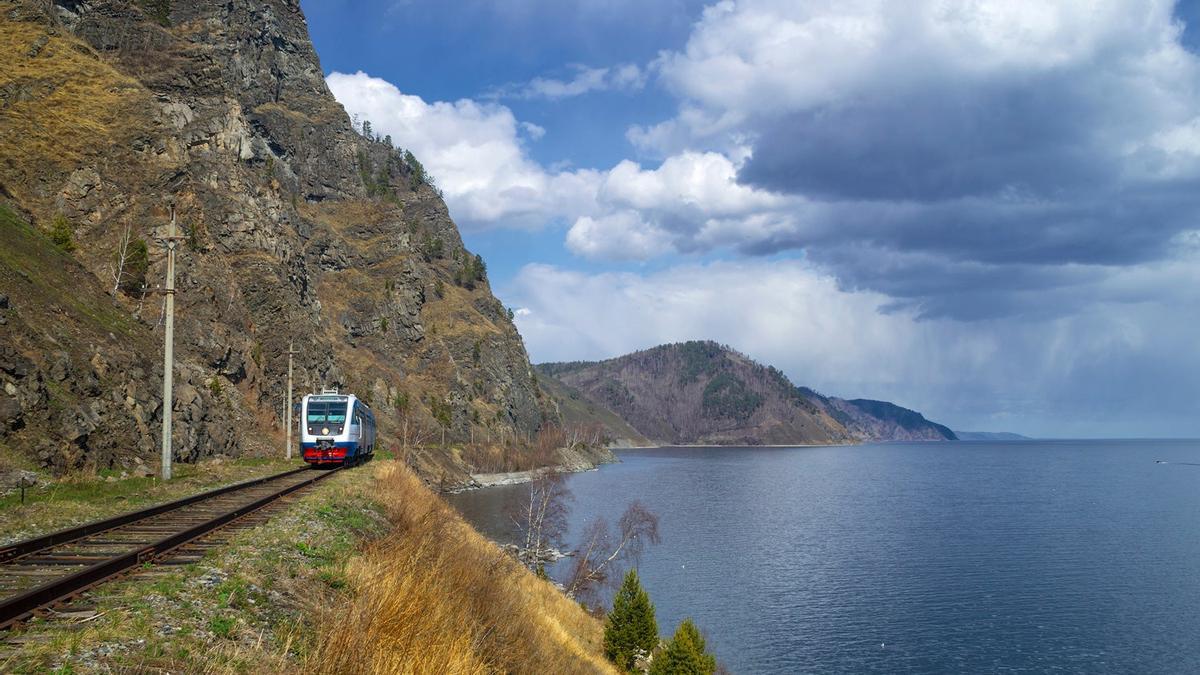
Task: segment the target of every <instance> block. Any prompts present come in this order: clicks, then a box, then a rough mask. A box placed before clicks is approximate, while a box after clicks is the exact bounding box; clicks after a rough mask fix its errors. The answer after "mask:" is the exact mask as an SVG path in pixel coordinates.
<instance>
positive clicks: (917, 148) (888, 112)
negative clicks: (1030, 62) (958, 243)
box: [740, 76, 1117, 202]
mask: <svg viewBox="0 0 1200 675" xmlns="http://www.w3.org/2000/svg"><path fill="white" fill-rule="evenodd" d="M1088 89H1090V83H1088V82H1080V81H1079V80H1078V79H1076V78H1075V77H1069V76H1059V77H1053V78H1049V77H1047V78H1039V80H1038V81H1034V82H1028V81H1024V80H1018V81H1012V82H1005V83H1001V84H989V85H988V86H982V87H981V86H972V85H970V84H962V85H959V84H955V83H947V84H943V85H941V86H937V87H924V88H915V89H911V90H907V91H902V92H893V91H887V90H884V91H881V92H880V93H874V94H868V95H867V96H868V98H857V99H855V100H854V101H852V102H839V103H838V104H833V105H827V106H823V107H821V108H819V109H816V110H805V111H800V112H796V113H794V114H791V115H788V116H786V117H784V118H783V119H780V120H772V121H770V122H768V123H766V124H765V125H764V128H763V129H762V130H761V132H760V133H761V136H760V138H759V140H758V142H757V143H755V145H754V155H753V157H752V158H751V159H750V161H749V162H748V163H747V164H746V166H745V167H744V168H743V170H742V172H741V176H740V177H741V179H742V180H743V181H744V182H747V183H750V184H752V185H756V186H758V187H763V188H766V189H770V190H775V191H780V192H790V193H795V194H803V195H806V196H809V197H814V198H818V199H826V200H914V201H919V202H925V201H932V200H944V199H953V198H960V197H967V196H979V195H990V194H995V193H997V192H1000V191H1002V190H1018V191H1020V192H1022V193H1025V194H1029V195H1039V196H1043V195H1053V194H1056V193H1058V192H1060V191H1063V190H1069V191H1078V190H1080V189H1082V188H1085V187H1087V186H1094V185H1098V184H1107V183H1110V182H1111V181H1112V180H1113V179H1114V178H1115V176H1114V173H1115V172H1116V171H1117V167H1115V166H1113V165H1112V163H1111V162H1097V161H1095V160H1097V159H1100V158H1105V159H1107V158H1108V157H1109V155H1110V154H1111V149H1110V148H1106V147H1104V139H1103V138H1102V137H1100V136H1101V134H1100V133H1098V132H1099V131H1100V130H1101V128H1102V127H1104V126H1108V124H1107V123H1108V122H1109V120H1106V119H1104V118H1105V117H1108V116H1110V115H1109V114H1108V111H1107V110H1105V109H1104V106H1103V102H1101V101H1095V100H1093V99H1094V94H1092V93H1091V92H1089V91H1087V90H1088Z"/></svg>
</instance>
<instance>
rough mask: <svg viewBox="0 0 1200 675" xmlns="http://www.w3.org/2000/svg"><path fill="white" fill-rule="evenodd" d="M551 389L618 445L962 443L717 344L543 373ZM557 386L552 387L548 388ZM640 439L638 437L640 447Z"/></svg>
mask: <svg viewBox="0 0 1200 675" xmlns="http://www.w3.org/2000/svg"><path fill="white" fill-rule="evenodd" d="M537 369H538V373H539V374H540V375H541V376H542V379H543V382H546V383H547V390H548V391H549V392H550V393H551V394H552V395H553V396H554V398H555V399H556V401H558V402H559V405H560V407H569V408H570V409H571V410H572V411H573V412H572V414H573V415H575V416H576V417H577V418H580V419H582V417H584V416H585V415H587V414H589V410H590V411H591V413H590V414H591V421H593V422H594V423H597V424H601V425H602V426H604V427H605V428H606V429H609V435H610V436H611V437H614V438H622V437H627V436H629V434H628V433H624V434H623V433H622V429H621V426H620V424H616V423H614V422H612V421H611V418H610V416H615V417H617V418H618V419H619V420H620V423H621V424H626V425H628V426H629V427H632V428H633V429H634V430H635V431H636V433H637V434H638V435H640V436H641V437H643V439H642V440H644V439H649V440H650V442H655V443H663V444H714V445H739V444H742V445H760V444H813V443H817V444H838V443H853V442H859V441H883V440H954V438H955V437H954V432H952V431H950V430H949V429H947V428H946V427H944V426H942V425H940V424H935V423H933V422H930V421H928V420H926V419H925V418H924V417H923V416H922V415H921V414H920V413H917V412H915V411H912V410H908V409H906V408H901V407H900V406H897V405H894V404H892V403H888V402H886V401H869V400H865V399H856V400H852V401H847V400H844V399H839V398H830V397H826V396H822V395H820V394H818V393H816V392H815V391H813V390H811V389H808V388H804V387H797V386H795V385H794V384H792V382H791V381H789V380H788V378H787V377H786V376H785V375H784V374H783V373H782V372H780V371H779V370H776V369H775V368H773V367H770V366H763V365H761V364H759V363H755V362H754V361H753V360H751V359H750V358H749V357H747V356H746V355H744V354H740V353H738V352H736V351H734V350H732V349H730V348H728V347H724V346H721V345H718V344H717V343H715V342H707V341H706V342H684V343H679V344H670V345H662V346H659V347H654V348H652V349H647V350H644V351H639V352H634V353H633V354H627V355H625V356H621V357H618V358H615V359H609V360H607V361H601V362H571V363H546V364H541V365H538V366H537ZM550 382H553V383H554V385H553V386H549V383H550ZM637 442H638V439H637V438H636V437H635V441H634V444H637Z"/></svg>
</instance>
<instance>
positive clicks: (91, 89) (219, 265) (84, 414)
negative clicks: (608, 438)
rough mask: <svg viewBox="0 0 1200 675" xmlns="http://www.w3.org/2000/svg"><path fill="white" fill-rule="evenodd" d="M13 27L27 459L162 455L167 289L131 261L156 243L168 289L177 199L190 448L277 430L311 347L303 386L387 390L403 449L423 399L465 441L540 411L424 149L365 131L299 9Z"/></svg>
mask: <svg viewBox="0 0 1200 675" xmlns="http://www.w3.org/2000/svg"><path fill="white" fill-rule="evenodd" d="M0 21H2V22H3V25H2V31H0V39H2V40H3V44H0V138H3V139H4V144H3V145H4V149H3V153H2V156H0V203H3V204H4V205H5V208H6V211H5V213H4V214H3V215H4V218H3V219H2V220H3V222H2V223H0V227H5V228H7V231H6V234H5V236H6V237H7V238H8V239H11V240H14V241H17V240H19V241H20V242H23V243H22V246H24V248H22V249H21V250H20V251H18V250H17V249H13V250H12V251H6V253H5V255H2V256H0V293H3V294H4V295H6V296H8V305H9V307H8V308H3V307H0V315H2V316H4V317H6V318H7V320H6V321H5V323H4V324H3V325H0V342H2V343H3V344H5V345H9V347H8V348H7V351H5V352H4V353H3V354H0V361H5V360H7V361H6V362H13V363H20V364H21V366H20V367H19V368H16V369H15V370H14V369H13V368H4V363H0V379H3V386H4V391H5V392H6V393H0V413H2V414H0V416H7V419H6V420H0V443H2V444H3V445H4V446H5V447H7V448H8V452H10V453H12V454H15V455H22V454H24V455H32V456H34V457H35V458H36V459H37V461H38V462H40V463H41V464H44V465H51V466H54V467H57V468H59V469H66V468H70V467H72V466H78V465H80V464H82V463H87V462H91V463H93V464H96V465H97V466H110V465H114V464H121V465H127V464H130V463H131V462H136V461H137V460H138V459H140V458H142V457H144V456H145V455H147V454H149V453H151V452H152V451H153V448H154V447H155V446H156V445H157V442H158V441H157V432H156V424H158V423H159V422H160V420H161V394H160V392H159V387H161V384H160V382H161V379H160V378H161V339H162V330H161V326H160V306H161V296H160V295H156V294H154V293H153V292H149V293H147V292H145V291H144V290H143V289H140V288H139V286H140V284H138V283H131V282H130V279H129V277H128V275H129V274H133V275H134V276H136V269H134V270H132V271H130V270H128V269H127V267H122V268H121V270H122V272H123V273H124V274H125V275H126V276H125V278H124V279H123V281H122V282H121V283H120V284H118V283H116V279H115V278H114V270H116V269H117V268H118V265H117V260H118V258H119V252H120V249H121V243H122V241H124V240H126V239H129V240H132V241H134V242H136V241H137V240H143V241H145V242H146V243H147V244H148V252H149V265H148V270H147V271H146V274H145V278H146V280H147V284H148V285H149V286H151V287H153V286H155V285H158V284H160V283H161V281H160V280H161V279H162V278H163V270H164V265H165V263H164V255H163V249H162V247H161V245H159V243H158V241H159V240H160V239H161V238H162V237H163V236H165V234H166V226H167V223H168V222H169V218H170V213H171V209H172V207H173V208H174V212H175V213H176V215H177V219H178V223H179V228H180V234H181V235H182V236H184V237H185V238H186V240H185V241H184V242H182V243H181V248H180V252H179V256H178V261H177V271H178V276H177V281H176V285H177V288H179V289H180V290H179V293H178V295H177V296H176V307H177V317H176V350H177V358H178V364H177V368H178V372H177V375H176V382H177V383H178V387H179V389H178V391H177V396H176V415H177V418H176V419H177V420H178V423H177V427H176V434H177V437H176V439H175V443H176V448H177V451H178V453H179V454H180V456H181V457H182V458H184V459H190V458H196V457H200V456H204V455H209V454H214V453H229V454H236V453H238V452H240V451H242V450H244V449H246V448H247V447H252V446H254V445H255V444H256V443H258V444H263V443H266V442H268V441H272V442H274V441H276V435H277V434H278V432H279V431H280V426H279V424H280V423H279V419H280V416H281V414H282V410H283V406H284V397H285V381H286V380H285V378H286V369H287V359H286V356H285V355H284V354H285V353H286V350H287V346H288V343H289V342H290V341H294V342H295V345H296V349H297V351H298V352H299V354H298V355H297V357H296V382H297V391H298V392H299V393H300V394H302V393H304V392H305V391H306V390H311V389H318V388H320V387H321V386H323V385H325V386H341V387H343V388H347V389H350V390H353V391H354V392H355V393H358V394H359V395H360V396H363V397H365V398H367V399H368V400H370V401H371V403H372V404H373V406H374V407H375V408H376V411H377V413H379V414H380V416H381V422H382V434H383V438H384V443H385V444H387V445H393V444H396V443H398V442H399V439H398V437H397V434H398V430H399V429H401V428H403V427H404V425H403V424H402V422H401V417H402V416H403V417H405V418H407V420H408V422H409V424H408V428H409V432H410V433H411V434H412V435H420V434H422V433H424V434H427V435H432V433H433V429H435V428H436V429H439V431H440V428H441V427H442V426H445V427H446V429H447V435H448V437H449V438H465V437H467V436H468V435H469V434H470V433H471V430H472V427H475V428H478V429H480V430H482V429H484V428H487V429H495V430H497V431H505V430H507V431H508V433H509V435H510V436H511V435H513V432H516V433H517V434H518V435H520V434H525V433H529V432H532V431H533V430H535V429H537V428H538V427H539V426H540V425H541V423H542V420H543V416H544V415H546V414H549V412H548V408H546V407H545V406H544V405H543V404H542V400H541V394H540V392H539V391H538V389H537V385H536V382H535V378H534V377H533V374H532V370H531V368H530V366H529V362H528V357H527V355H526V353H525V349H524V346H523V344H522V342H521V339H520V336H519V335H518V334H517V332H516V329H515V328H514V327H513V325H512V323H511V321H510V319H509V317H508V314H507V311H506V310H505V308H504V307H503V306H502V305H501V304H500V302H499V301H497V300H496V298H495V297H494V296H492V294H491V292H490V290H489V287H488V284H487V281H486V274H485V272H484V267H483V265H482V261H481V260H478V259H477V258H476V257H475V256H473V255H471V254H470V253H469V252H468V251H466V250H465V249H464V247H463V244H462V240H461V238H460V237H459V234H458V231H457V229H456V227H455V225H454V223H453V222H452V221H451V219H450V217H449V215H448V213H447V211H446V207H445V204H444V203H443V202H442V200H441V198H440V197H439V195H438V193H437V190H436V189H435V188H434V187H432V185H431V184H430V181H428V180H426V179H425V178H424V174H423V171H422V170H421V169H420V168H419V164H416V163H415V162H413V161H411V156H409V157H407V158H406V156H405V155H404V154H403V153H402V151H400V150H398V149H394V148H392V147H390V144H385V143H383V142H380V141H379V140H377V139H369V138H365V137H363V136H362V135H360V134H359V133H357V132H356V131H355V129H354V128H353V127H352V125H351V121H350V120H349V118H348V117H347V115H346V113H345V111H344V110H343V108H342V107H341V106H340V105H339V104H338V103H337V102H336V101H335V100H334V99H333V97H332V96H331V95H330V93H329V90H328V88H327V87H326V85H325V81H324V78H323V76H322V71H321V67H320V64H319V62H318V60H317V56H316V53H315V52H314V50H313V47H312V44H311V42H310V41H309V38H308V33H307V25H306V23H305V19H304V16H303V14H302V13H301V11H300V7H299V4H298V2H296V1H295V0H265V1H257V2H250V1H249V0H230V1H228V2H221V3H213V2H203V1H201V0H187V1H183V0H173V1H172V0H143V1H142V2H140V3H132V2H123V1H120V0H82V1H81V0H58V1H56V2H49V1H46V0H23V1H20V2H12V1H0ZM22 223H28V225H24V224H22ZM56 225H57V226H58V229H59V230H60V231H61V230H62V229H64V228H65V229H66V230H67V231H69V232H70V235H71V239H72V240H73V246H74V250H73V251H71V252H69V253H62V252H60V250H58V249H56V248H55V247H54V246H52V245H50V243H49V240H48V239H47V238H46V234H47V232H49V231H50V230H51V229H53V228H54V227H55V226H56ZM127 233H128V234H127ZM60 243H61V242H60ZM60 248H61V247H60ZM31 279H32V280H31ZM120 285H124V286H125V287H126V288H125V289H124V290H114V288H115V287H116V286H120ZM151 290H152V288H151ZM94 313H99V314H101V315H103V318H101V319H96V318H95V317H92V316H90V314H94ZM97 364H100V365H97ZM16 371H20V373H21V374H18V373H17V372H16ZM60 375H61V376H62V377H59V376H60ZM4 397H7V398H4ZM397 404H399V406H397ZM401 411H403V412H401ZM435 412H436V413H437V415H436V417H437V418H438V420H436V421H435V415H434V413H435ZM72 420H73V421H72ZM80 420H83V421H80ZM67 427H73V428H71V429H66V428H67ZM64 430H65V431H64ZM264 430H265V431H266V437H265V438H264V433H263V432H264ZM77 432H82V433H77ZM411 459H412V461H413V462H414V463H416V464H417V465H418V466H425V467H427V468H436V467H439V466H441V467H442V468H443V469H444V468H445V466H446V465H447V464H452V462H451V460H449V459H448V458H447V457H444V456H435V455H424V456H417V457H414V458H411Z"/></svg>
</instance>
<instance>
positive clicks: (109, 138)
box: [0, 2, 153, 177]
mask: <svg viewBox="0 0 1200 675" xmlns="http://www.w3.org/2000/svg"><path fill="white" fill-rule="evenodd" d="M12 7H13V5H12V3H9V2H0V15H6V14H7V11H8V10H11V9H12ZM0 89H5V90H8V91H15V92H23V93H22V95H19V96H16V97H14V98H13V99H12V100H10V101H9V105H8V106H7V107H6V108H5V109H4V111H3V113H2V114H0V138H3V139H4V155H5V158H6V160H7V162H6V163H5V164H7V167H6V169H7V172H17V173H18V174H19V173H20V172H21V168H20V167H31V166H32V167H37V166H43V165H45V164H51V165H54V166H57V167H59V168H62V169H69V168H71V167H73V166H74V165H75V164H76V163H77V162H78V161H79V160H80V158H82V157H83V156H84V155H86V154H88V153H90V152H95V151H97V150H98V149H103V148H106V147H108V146H109V145H110V144H111V143H113V142H115V141H116V135H117V132H118V131H120V130H123V129H128V128H130V127H131V126H133V125H134V121H135V120H140V119H142V118H143V117H144V111H146V110H148V109H149V107H150V106H151V105H152V103H153V102H152V100H151V99H150V96H149V93H148V92H146V90H145V89H144V88H143V87H142V86H141V85H140V84H138V83H137V82H136V81H135V80H133V79H132V78H129V77H127V76H125V75H122V74H121V73H119V72H117V71H116V70H115V69H113V68H112V67H111V66H109V65H108V64H106V63H105V62H104V61H102V60H101V59H99V58H97V57H96V55H95V54H94V53H92V52H91V50H90V49H88V48H87V47H86V46H85V45H84V44H83V43H82V42H80V41H79V40H76V39H75V38H72V37H66V36H63V35H61V34H58V35H51V34H49V32H48V31H47V28H46V26H44V25H40V24H35V23H26V22H20V21H12V20H9V19H7V18H0ZM11 177H17V176H11Z"/></svg>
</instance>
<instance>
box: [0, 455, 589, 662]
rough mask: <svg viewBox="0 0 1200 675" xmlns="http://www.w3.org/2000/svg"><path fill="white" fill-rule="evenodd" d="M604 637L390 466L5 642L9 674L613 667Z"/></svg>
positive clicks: (2, 657) (336, 479)
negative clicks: (197, 557)
mask: <svg viewBox="0 0 1200 675" xmlns="http://www.w3.org/2000/svg"><path fill="white" fill-rule="evenodd" d="M273 468H277V467H273ZM263 473H269V471H264V472H263ZM248 477H249V476H248V475H243V476H241V478H243V479H244V478H248ZM100 482H101V483H103V484H104V485H103V486H96V489H97V490H104V489H106V488H111V489H112V490H113V491H114V492H116V493H117V494H110V495H109V496H107V497H101V498H98V499H96V500H94V503H95V504H96V506H97V508H98V509H104V508H108V506H107V505H108V503H109V502H117V503H118V504H120V503H123V502H126V501H127V500H128V499H129V496H128V493H125V492H124V491H121V490H117V489H116V488H115V487H113V486H114V483H113V482H109V481H104V480H101V481H100ZM116 483H117V485H119V481H117V482H116ZM81 489H82V488H81ZM122 494H124V495H125V497H126V498H125V499H119V498H118V497H120V496H121V495H122ZM27 497H28V495H27ZM97 515H99V512H98V513H97ZM601 630H602V628H601V625H600V623H599V622H598V621H596V620H595V619H594V618H592V617H591V616H589V615H588V614H586V613H585V612H584V611H583V610H582V609H580V607H579V606H578V605H577V604H575V603H573V602H571V601H570V600H568V599H567V598H566V597H565V596H563V595H561V594H560V593H559V592H558V591H557V590H555V589H554V588H553V587H552V586H551V585H550V584H548V583H546V582H544V581H541V580H539V579H537V578H536V577H534V576H533V575H532V574H530V573H528V572H527V571H526V570H524V569H523V568H521V567H520V566H519V565H517V564H516V563H515V562H514V561H512V560H511V558H509V557H508V556H507V554H505V553H503V552H502V551H501V550H500V549H498V548H497V547H496V546H495V545H494V544H492V543H490V542H488V541H487V540H485V539H484V538H483V537H482V536H480V535H479V534H478V533H476V532H474V531H473V530H472V529H471V528H470V526H469V525H467V524H466V523H465V522H464V521H462V520H461V518H459V517H458V514H457V513H456V512H455V511H454V510H453V509H452V508H451V507H449V506H448V505H447V504H446V503H445V502H444V501H443V500H442V499H441V498H440V497H438V496H437V495H436V494H434V493H433V492H432V491H431V490H430V489H428V488H427V487H426V486H425V485H423V484H422V482H421V480H420V479H419V478H417V477H416V476H415V475H414V474H413V473H412V472H411V471H410V470H409V469H407V468H406V467H404V466H402V464H401V463H399V462H394V461H377V462H374V463H372V464H369V465H367V466H364V467H359V468H356V469H352V470H349V471H344V472H341V473H340V474H339V475H336V476H331V477H330V478H329V480H326V481H323V482H322V483H320V484H318V485H316V486H314V487H313V488H311V489H310V490H308V491H306V492H305V493H304V494H302V495H301V496H298V497H295V498H293V499H292V500H290V502H289V503H288V504H287V505H285V506H282V507H280V508H279V509H278V510H276V511H275V512H274V513H273V514H272V517H271V518H270V519H269V520H266V521H265V522H262V523H261V524H258V525H256V526H254V527H252V528H245V529H240V530H238V531H237V532H236V533H234V534H233V535H232V536H231V537H229V538H228V540H227V541H226V542H225V543H223V544H222V545H220V546H217V547H214V548H212V549H211V550H209V551H208V552H207V553H206V554H205V555H204V557H203V558H201V559H200V560H199V561H197V562H193V563H190V564H187V565H184V566H168V565H148V566H146V567H144V568H142V569H139V570H138V571H137V572H135V573H133V574H130V575H127V576H126V577H124V578H122V579H120V580H117V581H114V582H110V583H107V584H104V585H102V586H100V587H97V588H96V589H93V590H92V591H89V592H88V593H87V594H86V595H84V596H83V597H81V598H79V599H78V600H77V601H74V602H72V603H71V604H69V605H67V606H66V607H64V608H60V611H59V612H58V613H52V614H51V615H49V616H47V617H43V618H39V619H35V620H33V621H31V622H28V623H26V624H24V625H22V626H21V627H19V628H17V629H14V630H12V631H9V632H7V633H0V671H3V672H57V673H84V672H112V671H116V672H213V673H223V672H254V671H259V672H316V673H335V672H336V673H341V672H371V671H374V672H394V671H396V670H399V667H400V666H401V665H405V666H406V668H407V669H408V670H410V671H422V672H464V673H467V672H492V671H497V670H500V671H510V672H534V671H544V669H545V668H546V667H547V666H549V667H551V668H552V669H553V670H554V671H556V672H608V671H609V669H608V666H607V664H606V663H605V662H604V660H603V657H602V655H601V652H600V641H601Z"/></svg>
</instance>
